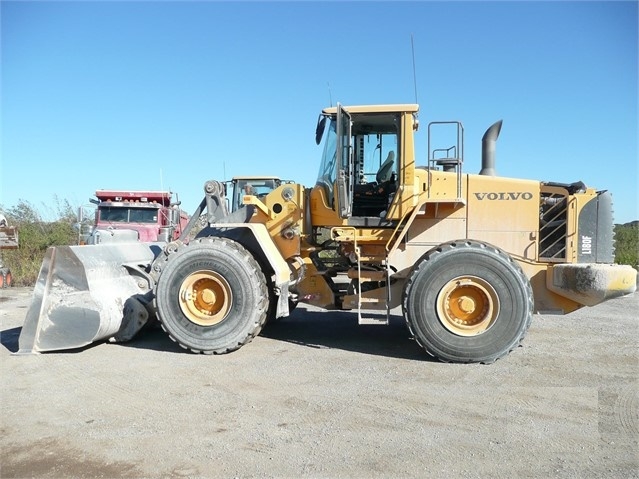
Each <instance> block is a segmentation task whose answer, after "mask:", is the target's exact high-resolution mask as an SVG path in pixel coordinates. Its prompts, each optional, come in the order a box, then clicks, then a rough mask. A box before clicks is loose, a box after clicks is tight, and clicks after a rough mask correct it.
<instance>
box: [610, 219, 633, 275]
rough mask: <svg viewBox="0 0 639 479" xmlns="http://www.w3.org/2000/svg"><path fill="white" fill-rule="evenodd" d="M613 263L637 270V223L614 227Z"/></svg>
mask: <svg viewBox="0 0 639 479" xmlns="http://www.w3.org/2000/svg"><path fill="white" fill-rule="evenodd" d="M615 246H616V249H615V262H616V263H619V264H628V265H630V266H632V267H634V268H635V269H639V222H637V221H634V222H632V223H627V224H625V225H615Z"/></svg>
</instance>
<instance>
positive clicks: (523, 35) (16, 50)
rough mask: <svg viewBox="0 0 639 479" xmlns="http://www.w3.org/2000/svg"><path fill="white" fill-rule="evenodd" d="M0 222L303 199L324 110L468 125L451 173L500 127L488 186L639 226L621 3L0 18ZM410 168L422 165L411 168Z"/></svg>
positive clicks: (135, 5)
mask: <svg viewBox="0 0 639 479" xmlns="http://www.w3.org/2000/svg"><path fill="white" fill-rule="evenodd" d="M0 5H1V6H0V9H1V10H0V14H1V59H2V76H1V80H2V83H1V88H2V90H1V94H2V97H1V98H2V104H1V113H2V124H1V127H2V130H1V141H2V145H1V154H2V160H1V161H2V165H1V170H0V175H1V185H0V186H1V190H0V204H2V205H3V206H4V207H5V208H10V207H12V206H14V205H16V204H17V203H18V201H19V200H20V199H23V200H26V201H28V202H30V203H31V204H33V205H34V206H36V207H38V208H43V211H45V212H46V209H47V205H50V204H51V203H52V202H53V200H54V198H55V197H56V196H57V197H58V198H61V199H67V200H68V201H69V202H70V203H71V204H72V205H74V206H79V205H81V204H86V203H88V199H89V198H90V197H91V196H92V195H93V193H94V191H95V190H96V189H102V188H104V189H133V190H143V189H153V190H157V189H161V188H165V189H169V188H170V189H172V190H173V191H174V192H177V193H178V194H179V198H180V199H181V200H182V205H183V207H184V208H185V209H186V210H187V211H188V212H189V213H190V212H192V211H193V210H194V209H195V207H196V206H197V204H198V203H199V201H200V199H201V197H202V185H203V184H204V182H205V180H208V179H219V180H223V179H228V178H230V177H231V176H233V175H246V174H273V175H278V176H280V177H282V178H285V179H291V180H295V181H297V182H299V183H302V184H304V185H306V186H312V185H313V184H314V182H315V177H316V174H317V171H318V168H319V161H320V157H321V148H320V147H318V146H316V145H315V142H314V130H315V123H316V120H317V115H318V113H319V111H320V110H321V108H323V107H326V106H329V104H330V103H331V101H332V103H333V104H335V103H336V102H338V101H339V102H340V103H342V104H346V105H349V104H353V105H354V104H376V103H414V102H415V100H416V99H415V85H414V83H413V63H412V53H411V35H412V36H413V43H414V47H415V63H416V78H417V82H416V83H417V84H416V87H417V88H416V89H417V102H418V103H419V104H420V122H421V125H422V128H421V129H420V131H419V132H418V136H417V141H418V147H417V148H418V151H417V153H418V155H419V157H420V158H421V159H422V160H423V161H422V162H423V163H424V164H425V163H426V155H427V152H426V125H427V123H428V122H429V121H433V120H461V121H462V122H463V124H464V127H465V132H466V137H465V140H466V142H465V150H466V155H465V156H466V161H465V164H464V169H465V171H467V172H472V173H476V172H478V171H479V169H480V153H481V137H482V135H483V133H484V131H485V130H486V128H488V127H489V126H490V125H491V124H492V123H493V122H494V121H496V120H498V119H503V120H504V125H503V128H502V132H501V136H500V138H499V141H498V143H497V172H498V174H499V175H501V176H509V177H520V178H527V179H534V180H541V181H558V182H573V181H577V180H581V181H584V182H585V183H586V184H587V185H589V186H592V187H595V188H598V189H608V190H611V191H612V192H613V198H614V203H615V219H616V221H617V222H621V223H624V222H628V221H631V220H635V219H639V212H638V196H637V189H638V186H639V184H638V178H637V163H638V139H637V130H638V122H637V109H638V97H637V81H638V78H637V64H638V51H637V43H638V38H637V25H638V9H637V6H638V3H637V2H635V1H633V2H576V1H571V2H301V1H298V2H228V3H227V2H183V3H178V2H151V1H147V2H89V1H86V2H10V1H2V3H1V4H0ZM418 163H419V160H418Z"/></svg>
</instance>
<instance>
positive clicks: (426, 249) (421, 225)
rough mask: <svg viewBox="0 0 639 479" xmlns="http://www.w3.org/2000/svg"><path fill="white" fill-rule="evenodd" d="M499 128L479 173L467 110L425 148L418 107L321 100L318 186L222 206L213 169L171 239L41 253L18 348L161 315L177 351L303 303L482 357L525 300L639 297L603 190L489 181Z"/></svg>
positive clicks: (507, 337) (495, 348)
mask: <svg viewBox="0 0 639 479" xmlns="http://www.w3.org/2000/svg"><path fill="white" fill-rule="evenodd" d="M501 125H502V122H501V121H499V122H497V123H495V124H494V125H492V126H491V127H490V128H489V129H488V130H487V131H486V133H485V134H484V137H483V139H482V165H481V170H480V171H479V173H478V174H473V173H465V172H463V167H464V129H463V125H462V124H461V123H460V122H432V123H430V124H429V125H428V127H427V139H426V144H427V155H425V156H426V157H425V158H423V159H420V158H417V156H416V154H415V148H416V139H415V138H416V132H417V131H418V126H419V121H418V106H417V105H414V104H405V105H373V106H352V107H346V106H342V105H339V104H338V105H337V106H335V107H330V108H326V109H324V110H322V112H321V114H320V116H319V119H318V122H317V126H316V131H315V139H316V143H317V144H318V145H319V144H320V143H322V142H323V153H322V158H321V162H320V165H319V173H318V177H317V182H316V184H315V185H314V186H312V187H310V188H307V187H304V186H302V185H300V184H296V183H292V182H280V183H278V184H276V185H275V184H274V185H273V188H274V189H269V191H268V192H267V194H265V195H255V194H251V192H245V193H243V194H242V195H241V205H238V207H236V208H233V209H230V208H229V201H228V200H227V198H226V194H227V192H226V188H225V185H224V184H223V183H222V182H218V181H214V180H211V181H207V182H206V183H205V184H204V195H203V199H202V201H201V203H200V204H199V206H198V207H197V209H196V211H195V212H194V214H193V215H192V216H191V221H190V223H189V224H188V225H187V227H186V228H185V230H184V232H183V234H182V236H181V237H180V239H179V240H177V241H172V242H170V243H168V244H162V245H160V244H144V243H135V244H133V243H123V244H110V245H97V246H83V247H73V246H71V247H57V248H51V249H49V251H48V252H47V255H46V257H45V260H44V262H43V265H42V269H41V271H40V275H39V278H38V282H37V285H36V287H35V289H34V296H33V301H32V304H31V307H30V309H29V311H28V314H27V317H26V320H25V324H24V327H23V329H22V333H21V335H20V352H23V353H28V352H43V351H53V350H60V349H70V348H79V347H83V346H86V345H88V344H91V343H93V342H95V341H101V340H111V341H123V340H127V339H130V338H131V337H133V336H135V335H136V334H138V332H139V331H140V330H142V329H144V325H145V324H147V323H148V322H149V321H150V320H151V319H153V318H157V320H159V323H160V324H161V326H162V328H163V329H164V330H165V331H166V332H167V333H168V335H169V336H170V337H171V339H172V340H173V341H175V342H176V343H178V344H179V345H180V346H182V347H183V348H185V349H187V350H190V351H192V352H195V353H204V354H221V353H228V352H231V351H234V350H236V349H238V348H240V347H241V346H243V345H244V344H246V343H248V342H250V341H251V339H252V338H254V337H255V336H256V335H257V334H258V333H259V332H260V330H261V329H262V327H263V326H264V325H265V323H266V322H267V321H272V320H275V319H276V318H280V317H285V316H287V315H289V314H290V312H291V310H292V308H293V307H295V305H296V304H297V303H298V302H303V303H308V304H311V305H315V306H318V307H321V308H324V309H326V310H329V311H330V310H352V311H353V314H356V315H357V318H358V321H359V323H361V324H380V325H384V324H388V322H389V318H390V316H391V312H392V311H393V310H395V311H397V310H396V308H401V314H402V315H403V318H404V320H405V322H406V324H407V326H408V329H409V330H410V333H411V334H412V336H413V337H414V339H415V340H416V341H417V343H418V344H419V345H420V346H421V347H422V348H423V349H424V350H425V352H426V353H428V354H429V355H432V356H434V357H435V358H437V359H439V360H441V361H444V362H467V363H469V362H478V363H492V362H494V361H495V360H497V359H499V358H501V357H503V356H505V355H506V354H508V353H509V352H510V351H512V350H513V349H514V348H515V347H517V346H518V345H519V344H520V343H521V341H522V340H523V338H524V336H525V334H526V332H527V330H528V328H529V326H530V324H531V320H532V317H533V314H534V313H535V312H543V313H558V314H565V313H570V312H572V311H575V310H577V309H578V308H580V307H582V306H594V305H596V304H598V303H600V302H602V301H605V300H607V299H610V298H614V297H618V296H621V295H625V294H630V293H632V292H634V291H635V290H636V282H637V272H636V271H635V270H634V269H633V268H631V267H630V266H623V265H615V264H613V263H614V236H613V216H612V213H613V212H612V197H611V193H610V192H608V191H605V190H595V189H593V188H589V187H587V186H586V185H584V184H583V183H581V182H575V183H570V184H566V183H560V182H553V181H541V182H540V181H533V180H524V179H515V178H504V177H500V176H498V175H497V173H496V167H495V151H496V141H497V138H498V136H499V133H500V130H501ZM238 198H239V197H238ZM238 201H239V200H238ZM198 218H205V220H206V225H205V227H204V228H202V229H201V230H199V231H198V233H197V234H196V235H190V232H191V230H193V227H194V226H195V224H196V223H197V221H198ZM328 314H330V313H328ZM300 320H303V317H301V318H300Z"/></svg>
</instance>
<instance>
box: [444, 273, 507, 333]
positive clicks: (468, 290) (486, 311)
mask: <svg viewBox="0 0 639 479" xmlns="http://www.w3.org/2000/svg"><path fill="white" fill-rule="evenodd" d="M498 314H499V297H498V296H497V292H496V291H495V289H494V288H493V287H492V286H491V285H490V283H488V282H486V281H484V280H483V279H481V278H478V277H477V276H459V277H457V278H454V279H451V280H450V281H448V282H447V283H446V284H445V285H444V287H443V288H442V289H441V290H440V292H439V294H438V295H437V315H438V317H439V321H440V322H441V323H442V324H443V325H444V327H445V328H446V329H447V330H449V331H450V332H452V333H454V334H456V335H458V336H475V335H477V334H482V333H484V332H486V331H487V330H488V329H489V328H490V327H491V326H492V325H493V323H494V322H495V319H496V318H497V315H498Z"/></svg>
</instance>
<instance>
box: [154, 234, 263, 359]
mask: <svg viewBox="0 0 639 479" xmlns="http://www.w3.org/2000/svg"><path fill="white" fill-rule="evenodd" d="M155 306H156V309H157V313H158V317H159V319H160V323H161V324H162V327H163V329H164V330H165V331H166V332H167V333H168V334H169V336H170V337H171V339H172V340H174V341H175V342H177V343H178V344H179V345H180V346H182V347H184V348H186V349H190V350H191V351H193V352H196V353H204V354H223V353H228V352H231V351H235V350H236V349H238V348H240V347H241V346H243V345H244V344H246V343H248V342H250V341H251V340H252V339H253V338H254V337H255V336H256V335H257V334H259V332H260V330H261V329H262V326H263V325H264V321H265V319H266V308H267V306H268V291H267V288H266V279H265V277H264V274H263V273H262V271H261V269H260V267H259V265H258V263H257V261H255V259H254V258H253V257H252V256H251V255H250V254H249V253H248V251H246V249H245V248H244V247H242V246H241V245H240V244H238V243H236V242H235V241H232V240H229V239H226V238H217V237H208V238H199V239H197V240H195V241H192V242H191V243H190V244H189V245H188V246H183V247H182V248H181V249H179V250H178V251H177V252H175V253H173V254H171V255H169V257H168V259H167V263H166V265H165V266H164V267H163V268H162V273H161V274H160V277H159V278H158V281H157V285H156V290H155Z"/></svg>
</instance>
